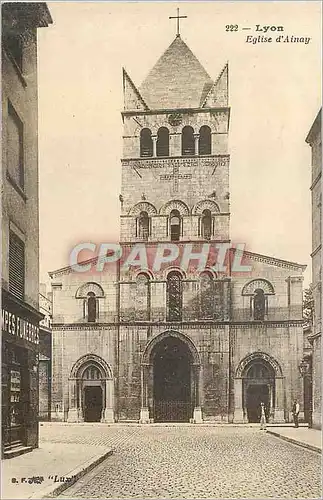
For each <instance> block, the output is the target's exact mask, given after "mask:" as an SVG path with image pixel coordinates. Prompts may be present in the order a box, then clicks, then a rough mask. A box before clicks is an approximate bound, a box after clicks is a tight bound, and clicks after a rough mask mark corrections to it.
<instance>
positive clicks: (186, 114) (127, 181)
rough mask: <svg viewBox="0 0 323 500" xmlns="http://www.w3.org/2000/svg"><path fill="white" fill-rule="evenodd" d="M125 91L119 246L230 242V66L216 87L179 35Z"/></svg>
mask: <svg viewBox="0 0 323 500" xmlns="http://www.w3.org/2000/svg"><path fill="white" fill-rule="evenodd" d="M123 90H124V111H123V112H122V118H123V123H124V134H123V159H122V160H121V161H122V188H121V189H122V191H121V194H122V196H121V200H122V201H121V235H120V240H121V242H122V243H134V242H139V241H142V242H144V241H147V242H166V241H180V242H188V241H192V242H194V241H218V242H219V241H221V242H223V241H229V239H230V235H229V218H230V202H229V154H228V131H229V118H230V108H229V107H228V64H226V65H225V66H224V68H223V69H222V71H221V73H220V75H219V76H218V78H217V79H216V80H215V81H213V80H212V79H211V78H210V76H209V75H208V73H207V72H206V70H205V69H204V68H203V66H202V65H201V64H200V62H199V61H198V59H197V58H196V57H195V55H194V54H193V53H192V51H191V50H190V49H189V47H188V46H187V45H186V43H185V42H184V41H183V40H182V38H181V36H180V34H179V33H177V35H176V38H175V39H174V41H173V42H172V43H171V45H170V46H169V47H168V49H167V50H166V51H165V52H164V54H163V55H162V56H161V57H160V59H159V60H158V61H157V63H156V64H155V66H154V67H153V68H152V70H151V71H150V72H149V74H148V76H147V77H146V79H145V80H144V81H143V83H142V85H141V86H140V87H139V88H137V87H136V85H135V84H134V82H133V81H132V80H131V78H130V76H129V75H128V73H127V72H126V71H125V70H123Z"/></svg>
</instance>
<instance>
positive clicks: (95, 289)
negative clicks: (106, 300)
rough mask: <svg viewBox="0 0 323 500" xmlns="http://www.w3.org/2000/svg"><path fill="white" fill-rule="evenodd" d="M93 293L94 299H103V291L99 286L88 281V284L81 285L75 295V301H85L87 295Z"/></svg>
mask: <svg viewBox="0 0 323 500" xmlns="http://www.w3.org/2000/svg"><path fill="white" fill-rule="evenodd" d="M90 292H92V293H94V295H95V297H97V298H102V297H104V291H103V288H102V286H101V285H99V284H98V283H94V282H93V281H89V282H88V283H84V284H83V285H81V286H80V287H79V288H78V289H77V290H76V294H75V298H77V299H86V298H87V294H88V293H90Z"/></svg>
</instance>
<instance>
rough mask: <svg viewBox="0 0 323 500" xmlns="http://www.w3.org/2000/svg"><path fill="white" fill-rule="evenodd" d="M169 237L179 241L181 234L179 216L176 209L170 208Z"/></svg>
mask: <svg viewBox="0 0 323 500" xmlns="http://www.w3.org/2000/svg"><path fill="white" fill-rule="evenodd" d="M169 224H170V239H171V241H179V238H180V234H181V216H180V213H179V211H178V210H172V211H171V213H170V217H169Z"/></svg>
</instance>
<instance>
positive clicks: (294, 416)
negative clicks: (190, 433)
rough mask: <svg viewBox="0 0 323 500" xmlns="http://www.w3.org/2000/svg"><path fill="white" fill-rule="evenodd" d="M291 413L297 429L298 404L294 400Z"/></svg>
mask: <svg viewBox="0 0 323 500" xmlns="http://www.w3.org/2000/svg"><path fill="white" fill-rule="evenodd" d="M292 413H293V419H294V424H295V427H296V428H297V427H298V415H299V402H298V401H297V399H295V401H294V403H293V408H292Z"/></svg>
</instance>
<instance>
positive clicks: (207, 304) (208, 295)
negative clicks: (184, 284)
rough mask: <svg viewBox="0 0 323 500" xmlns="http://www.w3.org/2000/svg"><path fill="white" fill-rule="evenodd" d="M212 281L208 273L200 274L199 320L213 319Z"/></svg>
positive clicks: (213, 298)
mask: <svg viewBox="0 0 323 500" xmlns="http://www.w3.org/2000/svg"><path fill="white" fill-rule="evenodd" d="M214 306H215V297H214V280H213V276H212V274H211V273H210V272H208V271H205V272H203V273H201V274H200V318H201V319H213V317H214Z"/></svg>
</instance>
